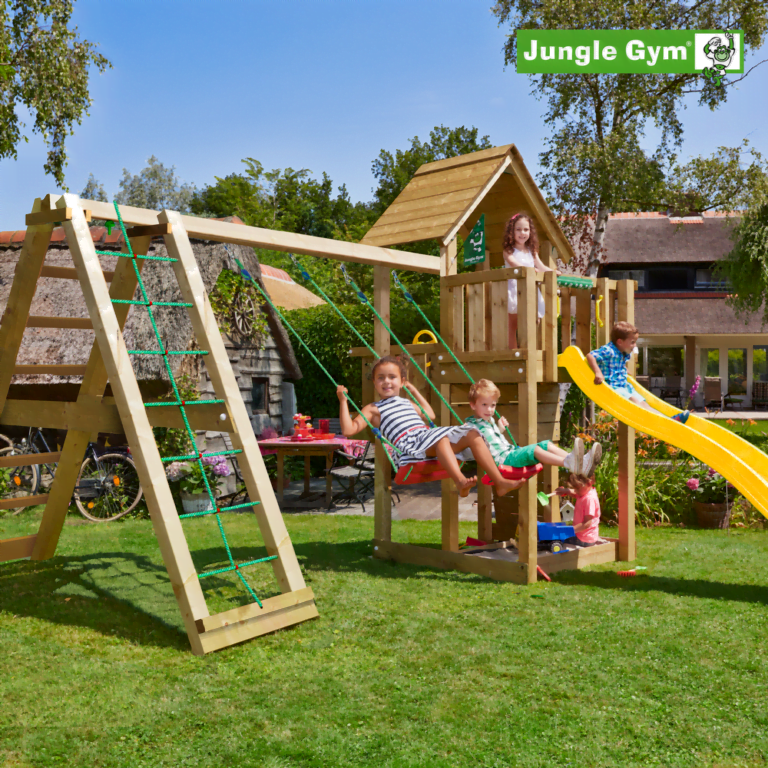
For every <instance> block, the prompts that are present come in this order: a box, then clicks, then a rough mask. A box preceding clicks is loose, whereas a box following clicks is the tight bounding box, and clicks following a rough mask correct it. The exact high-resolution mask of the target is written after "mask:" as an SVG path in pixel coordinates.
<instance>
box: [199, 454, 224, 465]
mask: <svg viewBox="0 0 768 768" xmlns="http://www.w3.org/2000/svg"><path fill="white" fill-rule="evenodd" d="M226 461H227V457H226V456H207V455H203V464H204V465H205V466H206V467H215V466H216V465H217V464H223V463H225V462H226Z"/></svg>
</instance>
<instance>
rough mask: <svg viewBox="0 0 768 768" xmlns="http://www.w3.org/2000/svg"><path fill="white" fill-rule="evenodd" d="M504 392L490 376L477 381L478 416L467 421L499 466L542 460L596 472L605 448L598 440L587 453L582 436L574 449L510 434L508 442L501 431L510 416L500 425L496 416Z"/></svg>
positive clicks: (473, 392) (473, 391) (473, 399)
mask: <svg viewBox="0 0 768 768" xmlns="http://www.w3.org/2000/svg"><path fill="white" fill-rule="evenodd" d="M500 396H501V392H500V391H499V388H498V387H497V386H496V385H495V384H494V383H493V382H492V381H489V380H488V379H480V380H479V381H476V382H475V383H474V384H473V385H472V386H471V387H470V389H469V407H470V408H471V409H472V412H473V413H474V416H470V418H468V419H467V423H469V424H472V425H473V426H474V427H475V428H476V429H477V430H478V432H480V434H481V435H482V436H483V437H484V438H485V441H486V443H488V447H489V448H490V451H491V456H493V460H494V461H495V462H496V466H499V467H501V466H506V467H530V466H533V465H534V464H536V463H537V462H541V463H542V464H550V465H553V466H556V467H564V468H565V469H566V470H568V472H573V473H575V474H582V473H583V474H587V475H589V474H591V473H592V470H593V469H594V467H595V465H596V464H598V463H599V462H600V459H601V458H602V448H601V447H600V444H599V443H595V444H594V446H593V447H592V449H591V450H590V451H589V453H588V454H587V455H586V456H585V455H584V441H583V440H582V439H581V438H580V437H577V438H576V439H575V440H574V441H573V450H572V451H571V452H570V453H567V452H566V451H564V450H563V449H562V448H560V447H559V446H557V445H555V444H554V443H552V442H550V441H549V440H542V441H541V442H540V443H534V444H533V445H525V446H522V447H520V446H518V445H517V444H515V441H514V440H513V439H512V437H511V436H510V437H509V439H510V440H512V443H511V444H510V443H509V442H507V440H506V438H505V437H504V435H503V434H502V432H501V430H502V429H505V428H506V427H507V426H509V425H508V422H507V420H506V419H505V418H504V417H503V416H502V417H501V418H500V419H499V422H498V425H497V424H496V423H495V422H494V420H493V417H494V414H495V412H496V404H497V403H498V401H499V397H500Z"/></svg>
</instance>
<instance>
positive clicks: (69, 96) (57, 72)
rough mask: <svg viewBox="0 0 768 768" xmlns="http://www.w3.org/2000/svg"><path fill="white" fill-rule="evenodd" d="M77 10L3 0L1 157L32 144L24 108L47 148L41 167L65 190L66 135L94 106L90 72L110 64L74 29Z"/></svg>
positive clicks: (70, 2)
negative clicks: (27, 142) (23, 117)
mask: <svg viewBox="0 0 768 768" xmlns="http://www.w3.org/2000/svg"><path fill="white" fill-rule="evenodd" d="M73 7H74V0H0V159H2V158H6V157H12V158H16V157H17V148H18V145H19V142H20V141H29V136H28V135H27V126H26V125H25V124H24V123H23V122H22V120H21V119H20V117H19V114H20V112H21V113H23V109H22V108H26V109H27V110H28V111H29V113H30V114H31V116H32V117H33V120H34V122H33V124H32V132H33V133H36V134H40V135H41V136H42V137H43V140H44V141H45V144H46V146H47V147H48V156H47V159H46V162H45V164H44V166H43V168H44V169H45V172H46V173H49V174H51V175H52V176H53V177H54V178H55V179H56V182H57V184H59V186H61V187H64V167H65V166H66V164H67V150H66V139H67V136H71V135H72V133H73V130H72V128H73V126H74V124H75V123H78V124H80V123H81V122H82V120H83V116H84V115H87V114H88V108H89V107H90V105H91V102H92V99H91V95H90V92H89V90H88V88H89V78H90V75H91V70H92V68H93V67H96V69H97V70H98V71H100V72H104V71H105V70H106V69H107V67H111V66H112V65H111V64H110V62H109V61H108V60H107V59H106V57H104V56H102V55H101V54H100V53H97V52H96V45H95V44H94V43H91V42H89V41H88V40H81V39H80V37H79V36H78V33H77V27H71V26H70V21H71V17H72V10H73Z"/></svg>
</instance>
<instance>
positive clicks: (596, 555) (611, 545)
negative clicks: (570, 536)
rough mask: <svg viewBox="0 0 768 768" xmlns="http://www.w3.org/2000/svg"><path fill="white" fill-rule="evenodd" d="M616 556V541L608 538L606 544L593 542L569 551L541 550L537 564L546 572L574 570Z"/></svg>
mask: <svg viewBox="0 0 768 768" xmlns="http://www.w3.org/2000/svg"><path fill="white" fill-rule="evenodd" d="M617 559H619V558H618V553H617V546H616V541H615V540H611V539H609V540H608V542H607V543H606V544H595V546H593V547H588V548H579V549H572V550H570V551H569V552H560V553H558V554H551V553H549V552H542V553H541V555H540V557H539V565H540V566H541V568H542V570H543V571H544V572H545V573H547V574H550V573H557V572H558V571H565V570H576V569H577V568H586V567H587V566H589V565H599V564H600V563H613V562H615V561H616V560H617Z"/></svg>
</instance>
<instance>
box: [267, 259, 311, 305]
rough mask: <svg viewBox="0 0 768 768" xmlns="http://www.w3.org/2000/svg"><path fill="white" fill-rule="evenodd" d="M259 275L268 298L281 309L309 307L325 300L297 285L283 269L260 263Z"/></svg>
mask: <svg viewBox="0 0 768 768" xmlns="http://www.w3.org/2000/svg"><path fill="white" fill-rule="evenodd" d="M261 276H262V278H263V279H264V285H265V286H266V288H267V293H268V294H269V298H270V299H272V301H273V302H274V303H275V306H276V307H281V308H282V309H309V308H310V307H318V306H320V305H321V304H325V302H324V301H323V300H322V299H321V298H320V297H319V296H317V295H315V294H314V293H312V291H308V290H307V289H306V288H305V287H304V286H303V285H299V284H298V283H296V282H295V280H294V279H293V278H292V277H291V276H290V275H289V274H288V273H287V272H285V271H284V270H282V269H278V268H277V267H272V266H270V265H269V264H262V265H261Z"/></svg>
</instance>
